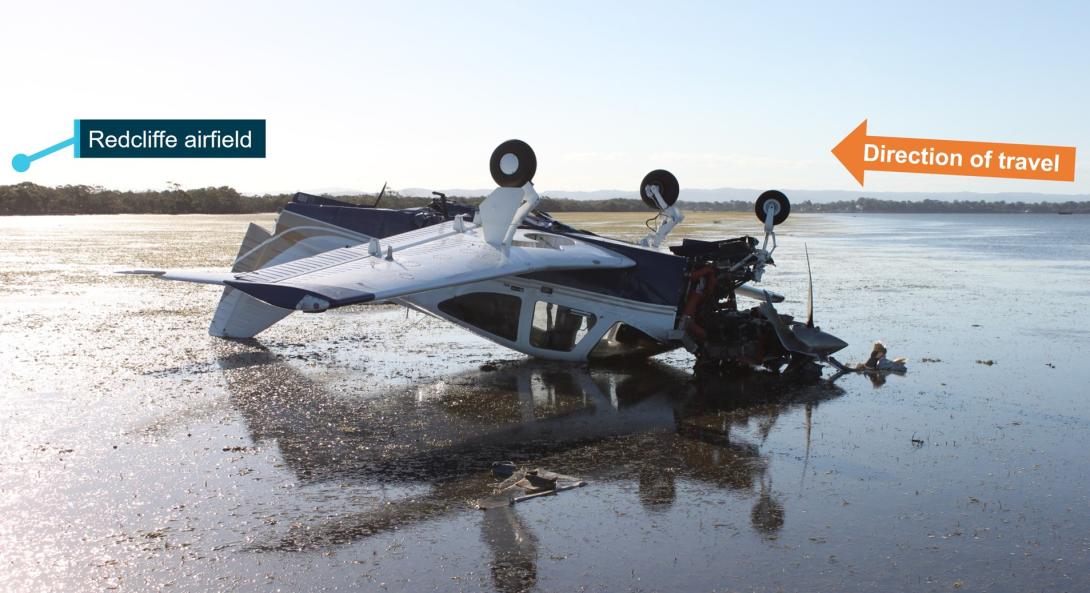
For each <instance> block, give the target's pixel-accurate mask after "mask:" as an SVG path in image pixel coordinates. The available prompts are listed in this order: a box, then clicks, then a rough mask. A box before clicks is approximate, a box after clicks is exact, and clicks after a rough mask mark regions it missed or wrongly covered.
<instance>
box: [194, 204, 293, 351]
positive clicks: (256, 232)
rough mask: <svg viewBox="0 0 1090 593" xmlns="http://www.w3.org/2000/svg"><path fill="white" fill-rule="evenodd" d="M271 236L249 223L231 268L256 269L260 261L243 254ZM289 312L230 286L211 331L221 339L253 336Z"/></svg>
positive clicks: (247, 270)
mask: <svg viewBox="0 0 1090 593" xmlns="http://www.w3.org/2000/svg"><path fill="white" fill-rule="evenodd" d="M270 238H272V234H270V233H269V231H266V230H265V229H263V228H261V227H259V226H257V225H256V224H254V223H250V226H249V228H247V229H246V236H245V237H243V239H242V245H241V246H240V247H239V249H238V256H237V257H236V258H235V263H234V265H233V266H231V271H232V272H252V271H253V270H255V269H257V268H258V267H259V266H260V265H261V262H258V261H255V260H254V259H253V258H244V257H243V256H245V255H246V254H248V253H250V252H251V251H253V250H254V249H255V248H256V247H257V246H259V245H261V244H262V243H264V242H265V241H267V240H269V239H270ZM290 314H291V311H290V310H288V309H281V308H280V307H274V306H272V305H270V304H268V303H265V302H263V301H259V300H257V299H255V298H254V297H252V296H250V295H248V294H246V293H244V292H242V291H240V290H235V289H234V288H231V287H229V286H228V287H227V288H224V289H223V296H221V297H220V303H219V306H218V307H216V314H215V315H213V316H212V324H211V325H209V326H208V333H209V334H211V335H213V336H216V337H219V338H252V337H254V336H256V335H257V334H259V333H260V332H262V331H265V330H266V329H268V328H269V327H270V326H272V325H273V324H274V323H276V322H277V321H280V320H281V319H283V318H285V317H287V316H288V315H290Z"/></svg>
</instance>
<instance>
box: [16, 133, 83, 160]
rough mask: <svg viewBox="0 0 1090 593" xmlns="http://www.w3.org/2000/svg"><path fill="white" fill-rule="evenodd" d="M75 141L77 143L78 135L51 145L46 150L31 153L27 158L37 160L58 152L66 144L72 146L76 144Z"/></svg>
mask: <svg viewBox="0 0 1090 593" xmlns="http://www.w3.org/2000/svg"><path fill="white" fill-rule="evenodd" d="M75 143H76V137H75V136H73V137H71V138H69V139H67V140H65V141H64V142H58V143H57V144H54V145H53V146H50V147H49V148H46V149H45V150H39V151H38V152H36V153H34V154H32V155H30V156H29V157H27V158H29V159H30V160H31V161H36V160H38V159H40V158H42V157H43V156H46V155H49V154H53V153H54V152H57V151H58V150H60V149H62V148H64V147H65V146H70V145H72V144H75Z"/></svg>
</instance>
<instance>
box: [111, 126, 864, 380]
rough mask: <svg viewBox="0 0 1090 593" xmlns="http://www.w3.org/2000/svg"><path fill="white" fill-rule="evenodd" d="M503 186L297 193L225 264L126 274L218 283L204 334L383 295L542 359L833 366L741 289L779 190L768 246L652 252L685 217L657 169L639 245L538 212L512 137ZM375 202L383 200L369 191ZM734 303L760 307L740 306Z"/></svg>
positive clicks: (768, 201)
mask: <svg viewBox="0 0 1090 593" xmlns="http://www.w3.org/2000/svg"><path fill="white" fill-rule="evenodd" d="M490 168H491V173H492V178H493V179H494V180H495V182H496V183H497V184H498V185H499V187H497V188H496V189H495V190H494V191H493V192H492V193H491V194H490V195H489V196H488V197H487V198H486V199H485V200H484V201H483V202H481V203H480V205H479V207H477V208H474V207H471V206H466V205H462V204H455V203H450V202H447V200H446V197H445V196H443V195H442V194H437V195H439V198H438V199H436V200H434V201H433V202H432V204H431V206H428V207H424V208H410V209H402V210H392V209H383V208H378V207H377V203H376V205H375V206H360V205H355V204H349V203H345V202H341V201H338V200H333V199H330V198H326V197H320V196H311V195H307V194H297V195H296V196H295V198H294V199H293V200H292V202H291V203H289V204H287V205H285V207H284V209H283V210H282V211H281V213H280V215H279V217H278V218H277V221H276V228H275V229H274V231H273V232H272V233H270V232H268V231H266V230H264V229H262V228H261V227H258V226H256V225H254V224H251V225H250V227H249V229H248V230H247V233H246V236H245V238H244V240H243V243H242V247H241V248H240V250H239V254H238V257H237V259H236V260H235V263H234V265H233V266H232V268H231V270H230V271H224V272H201V271H187V270H135V271H133V272H130V273H136V274H150V275H153V276H157V277H159V278H162V279H164V280H180V281H186V282H198V283H205V284H217V285H223V286H225V287H226V288H225V289H224V291H223V296H222V297H221V299H220V303H219V307H218V308H217V309H216V313H215V316H214V317H213V319H212V324H211V326H210V328H209V333H211V334H212V335H214V336H219V337H224V338H251V337H253V336H255V335H257V334H258V333H259V332H261V331H263V330H265V329H266V328H268V327H269V326H271V325H273V324H274V323H276V322H277V321H279V320H281V319H283V318H284V317H286V316H287V315H289V314H290V313H291V312H292V311H303V312H307V313H320V312H322V311H326V310H328V309H333V308H337V307H344V306H347V305H360V304H372V303H382V302H393V303H397V304H400V305H403V306H405V307H409V308H411V309H415V310H418V311H422V312H425V313H427V314H430V315H434V316H436V317H439V318H442V319H445V320H447V321H450V322H451V323H455V324H457V325H460V326H462V327H464V328H466V329H467V330H469V331H471V332H473V333H475V334H477V335H479V336H482V337H484V338H486V339H488V340H491V341H493V342H496V343H498V344H501V345H503V346H506V347H508V348H511V349H513V350H517V351H519V352H523V353H525V354H528V355H531V356H535V357H539V358H545V359H554V360H572V361H578V360H587V359H599V358H611V357H619V356H639V357H646V356H651V355H653V354H657V353H660V352H664V351H667V350H671V349H674V348H677V347H681V346H684V347H686V348H688V349H689V350H690V351H692V352H694V353H695V354H696V355H697V359H698V364H700V363H705V364H709V365H712V366H718V365H724V364H749V365H763V366H765V367H768V368H771V369H773V370H776V369H779V367H780V366H782V365H784V364H788V363H793V362H794V363H799V362H807V361H815V360H816V361H829V360H831V359H830V358H829V355H830V354H832V353H833V352H836V351H838V350H840V349H841V348H843V347H844V346H846V344H845V343H844V342H842V341H841V340H839V339H837V338H835V337H833V336H831V335H829V334H827V333H824V332H822V331H820V330H819V329H818V328H816V327H814V325H813V318H812V314H811V316H810V320H809V321H808V322H807V323H801V322H796V321H794V320H793V319H792V318H791V317H789V316H785V315H779V314H778V313H777V312H776V311H775V309H774V308H773V306H772V302H779V301H782V300H783V297H782V296H779V295H776V294H775V293H772V292H769V291H765V290H761V289H757V288H754V287H752V286H750V285H749V284H748V283H749V282H759V281H760V280H761V276H762V273H763V272H764V268H765V265H766V264H768V263H771V262H772V252H773V250H775V246H776V240H775V231H774V225H777V224H779V223H781V222H783V221H784V220H785V219H786V218H787V216H788V214H789V212H790V204H789V202H788V200H787V197H786V196H784V195H783V194H782V193H781V192H778V191H767V192H765V193H763V194H761V196H760V197H759V198H758V200H757V204H756V213H757V216H758V218H759V219H760V220H762V221H763V222H764V230H765V238H764V242H763V244H762V245H761V246H760V247H758V246H757V240H756V239H754V238H752V237H741V238H737V239H728V240H723V241H695V240H690V239H686V240H684V241H683V242H682V244H681V245H679V246H674V247H670V252H669V253H668V252H665V251H662V250H660V247H661V246H662V243H663V240H664V239H665V238H666V236H667V235H668V234H669V232H670V231H671V230H672V229H673V228H674V227H675V226H676V225H677V224H678V223H679V222H681V220H682V219H683V218H684V216H683V215H682V213H681V211H680V210H679V209H678V208H677V206H676V205H675V202H676V201H677V198H678V193H679V187H678V182H677V179H676V178H675V177H674V176H673V175H672V174H670V173H669V172H667V171H664V170H656V171H652V172H651V173H649V174H648V175H647V176H646V177H644V179H643V182H642V183H641V186H640V197H641V198H642V199H643V201H644V202H645V203H646V204H647V205H648V206H649V207H650V208H652V209H653V210H655V211H657V212H658V215H657V216H656V219H655V220H656V224H655V226H654V227H652V229H651V232H650V233H649V234H648V235H647V236H646V237H645V238H644V239H643V240H642V241H640V242H639V243H638V244H633V243H628V242H624V241H619V240H615V239H609V238H606V237H602V236H598V235H595V234H593V233H589V232H586V231H580V230H577V229H575V228H572V227H570V226H568V225H565V224H563V223H561V222H559V221H557V220H555V219H554V218H552V217H551V216H549V215H548V214H546V213H544V212H540V211H537V210H535V208H536V206H537V204H538V201H539V197H538V194H537V192H536V191H535V190H534V185H533V181H532V180H533V176H534V173H535V172H536V170H537V158H536V156H535V155H534V152H533V150H532V149H531V148H530V147H529V145H527V144H526V143H525V142H522V141H520V140H509V141H507V142H504V143H503V144H501V145H500V146H499V147H497V148H496V150H495V151H494V152H493V153H492V158H491V162H490ZM380 199H381V196H380ZM737 296H745V297H749V298H753V299H756V300H757V301H758V302H759V304H758V305H757V306H756V307H753V308H752V309H749V310H739V309H738V305H737V298H736V297H737Z"/></svg>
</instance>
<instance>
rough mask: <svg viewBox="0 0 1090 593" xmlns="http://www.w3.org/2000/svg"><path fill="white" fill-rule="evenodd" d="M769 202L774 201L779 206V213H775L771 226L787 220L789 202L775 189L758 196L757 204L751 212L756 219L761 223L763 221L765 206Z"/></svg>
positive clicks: (789, 207) (789, 212)
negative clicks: (754, 214)
mask: <svg viewBox="0 0 1090 593" xmlns="http://www.w3.org/2000/svg"><path fill="white" fill-rule="evenodd" d="M769 200H776V202H778V203H779V204H780V211H779V212H777V213H776V216H774V217H772V224H773V225H777V224H780V223H781V222H783V221H785V220H787V217H788V215H790V214H791V202H790V201H789V200H788V199H787V196H785V195H784V193H783V192H782V191H778V190H775V189H770V190H768V191H766V192H764V193H762V194H761V195H760V196H758V198H757V204H756V205H754V207H753V211H754V212H755V213H756V214H757V219H758V220H760V221H761V222H764V221H765V204H767V203H768V201H769Z"/></svg>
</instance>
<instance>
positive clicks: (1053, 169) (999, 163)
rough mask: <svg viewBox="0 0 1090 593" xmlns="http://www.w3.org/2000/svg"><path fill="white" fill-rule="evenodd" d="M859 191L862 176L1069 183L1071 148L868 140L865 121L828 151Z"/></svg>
mask: <svg viewBox="0 0 1090 593" xmlns="http://www.w3.org/2000/svg"><path fill="white" fill-rule="evenodd" d="M833 154H834V155H835V156H836V158H837V159H839V160H840V162H841V164H843V165H844V167H845V168H846V169H848V172H849V173H851V174H852V177H855V179H856V181H858V182H859V185H863V174H864V173H865V172H866V171H894V172H898V173H931V174H935V175H967V176H971V177H1002V178H1008V179H1043V180H1045V181H1074V180H1075V147H1074V146H1045V145H1039V144H1009V143H1002V142H967V141H963V140H930V139H927V138H897V137H893V136H868V135H867V120H863V123H861V124H859V127H857V128H856V129H854V130H852V133H851V134H848V136H847V137H846V138H844V140H842V141H841V142H840V144H837V145H836V148H834V149H833Z"/></svg>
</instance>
